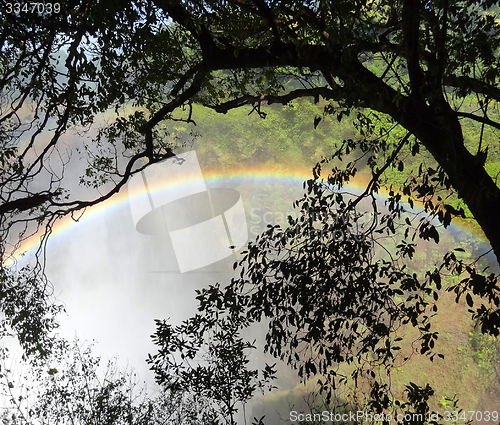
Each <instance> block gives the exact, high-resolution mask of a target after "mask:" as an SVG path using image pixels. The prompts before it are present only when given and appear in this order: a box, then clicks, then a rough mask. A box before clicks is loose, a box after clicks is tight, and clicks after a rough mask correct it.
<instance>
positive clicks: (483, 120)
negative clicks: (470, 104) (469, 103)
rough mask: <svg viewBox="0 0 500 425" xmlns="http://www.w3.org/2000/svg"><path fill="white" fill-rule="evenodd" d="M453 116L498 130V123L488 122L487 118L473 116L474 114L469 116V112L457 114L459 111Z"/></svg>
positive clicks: (499, 127)
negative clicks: (468, 119)
mask: <svg viewBox="0 0 500 425" xmlns="http://www.w3.org/2000/svg"><path fill="white" fill-rule="evenodd" d="M455 114H456V115H457V116H459V117H463V118H470V119H471V120H474V121H478V122H481V123H484V124H486V125H489V126H490V127H494V128H497V129H499V130H500V123H498V122H496V121H493V120H490V119H489V118H486V117H480V116H478V115H474V114H471V113H469V112H459V111H457V112H455Z"/></svg>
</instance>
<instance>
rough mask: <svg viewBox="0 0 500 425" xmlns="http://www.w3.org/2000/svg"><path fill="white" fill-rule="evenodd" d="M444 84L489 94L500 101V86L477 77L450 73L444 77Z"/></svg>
mask: <svg viewBox="0 0 500 425" xmlns="http://www.w3.org/2000/svg"><path fill="white" fill-rule="evenodd" d="M443 84H444V85H445V86H450V87H455V88H457V89H459V90H464V89H467V90H468V91H470V92H476V93H480V94H484V95H488V97H490V98H492V99H495V100H497V101H499V102H500V88H499V87H496V86H493V85H491V84H488V83H485V82H484V81H480V80H478V79H476V78H472V77H467V76H456V75H448V76H444V77H443Z"/></svg>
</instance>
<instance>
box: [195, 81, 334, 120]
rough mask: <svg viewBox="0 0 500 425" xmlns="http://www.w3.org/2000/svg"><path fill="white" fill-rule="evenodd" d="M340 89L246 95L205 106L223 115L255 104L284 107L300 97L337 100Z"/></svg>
mask: <svg viewBox="0 0 500 425" xmlns="http://www.w3.org/2000/svg"><path fill="white" fill-rule="evenodd" d="M340 90H341V89H340V88H339V89H337V90H332V89H329V88H328V87H315V88H312V89H297V90H293V91H291V92H290V93H287V94H285V95H282V96H272V95H261V96H251V95H246V96H242V97H239V98H238V99H234V100H230V101H229V102H225V103H221V104H219V105H216V106H209V105H205V106H207V107H209V108H212V109H213V110H215V111H216V112H219V113H222V114H225V113H227V112H228V111H229V110H231V109H235V108H239V107H240V106H244V105H253V104H255V103H262V102H266V103H267V104H268V105H271V104H273V103H281V104H282V105H286V104H287V103H288V102H290V101H292V100H294V99H297V98H300V97H317V96H319V95H321V96H323V97H324V98H325V99H334V98H339V97H341V96H339V94H340Z"/></svg>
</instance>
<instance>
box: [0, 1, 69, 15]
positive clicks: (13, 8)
mask: <svg viewBox="0 0 500 425" xmlns="http://www.w3.org/2000/svg"><path fill="white" fill-rule="evenodd" d="M5 11H6V12H7V13H13V14H15V15H19V14H21V13H36V14H37V15H44V14H51V13H59V12H60V11H61V4H60V3H6V4H5Z"/></svg>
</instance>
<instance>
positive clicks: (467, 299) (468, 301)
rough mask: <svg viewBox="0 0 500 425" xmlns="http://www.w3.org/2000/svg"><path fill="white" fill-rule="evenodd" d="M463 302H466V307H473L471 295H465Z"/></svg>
mask: <svg viewBox="0 0 500 425" xmlns="http://www.w3.org/2000/svg"><path fill="white" fill-rule="evenodd" d="M465 301H467V305H468V306H469V307H472V306H473V305H474V302H473V301H472V297H471V295H470V294H467V295H466V296H465Z"/></svg>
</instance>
